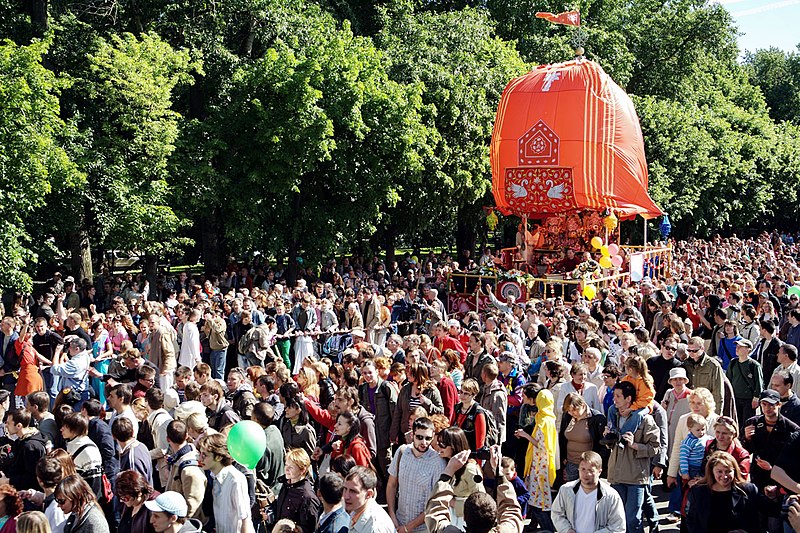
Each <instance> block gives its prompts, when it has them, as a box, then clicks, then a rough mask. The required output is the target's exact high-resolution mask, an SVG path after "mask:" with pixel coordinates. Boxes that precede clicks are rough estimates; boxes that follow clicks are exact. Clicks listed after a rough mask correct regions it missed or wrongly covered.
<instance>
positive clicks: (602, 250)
mask: <svg viewBox="0 0 800 533" xmlns="http://www.w3.org/2000/svg"><path fill="white" fill-rule="evenodd" d="M600 253H601V254H603V257H611V252H610V251H609V250H608V246H606V245H605V244H604V245H603V246H601V247H600Z"/></svg>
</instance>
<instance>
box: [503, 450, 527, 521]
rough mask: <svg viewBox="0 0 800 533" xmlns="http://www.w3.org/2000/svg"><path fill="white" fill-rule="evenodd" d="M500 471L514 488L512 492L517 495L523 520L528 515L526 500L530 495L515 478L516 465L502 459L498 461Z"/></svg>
mask: <svg viewBox="0 0 800 533" xmlns="http://www.w3.org/2000/svg"><path fill="white" fill-rule="evenodd" d="M500 469H501V471H502V472H503V475H505V476H506V479H507V480H509V481H510V482H511V485H512V486H513V487H514V492H516V493H517V502H519V507H520V509H521V510H522V517H523V518H525V515H526V514H528V500H529V499H530V498H531V493H530V491H529V490H528V487H527V486H526V485H525V482H524V481H522V479H520V478H519V476H517V465H516V463H514V459H512V458H511V457H503V458H502V459H501V460H500Z"/></svg>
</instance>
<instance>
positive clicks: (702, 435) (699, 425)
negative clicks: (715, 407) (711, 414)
mask: <svg viewBox="0 0 800 533" xmlns="http://www.w3.org/2000/svg"><path fill="white" fill-rule="evenodd" d="M686 426H687V427H688V428H689V435H688V436H687V437H686V438H685V439H683V442H681V449H680V452H681V454H680V470H679V471H680V474H681V479H682V480H683V481H685V482H686V481H689V480H690V479H692V478H694V477H697V476H699V475H701V470H702V468H701V467H702V466H703V457H704V456H705V453H706V443H708V441H710V440H711V435H706V419H705V418H704V417H703V416H701V415H698V414H695V413H692V414H690V415H689V416H688V417H687V419H686Z"/></svg>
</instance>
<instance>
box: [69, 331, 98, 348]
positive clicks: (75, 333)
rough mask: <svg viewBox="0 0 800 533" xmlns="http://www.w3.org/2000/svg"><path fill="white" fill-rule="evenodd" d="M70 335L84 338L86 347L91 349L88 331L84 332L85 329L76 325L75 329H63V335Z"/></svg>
mask: <svg viewBox="0 0 800 533" xmlns="http://www.w3.org/2000/svg"><path fill="white" fill-rule="evenodd" d="M70 335H76V336H78V337H80V338H81V339H83V340H85V341H86V347H87V348H88V349H90V350H91V349H92V338H91V337H90V336H89V334H88V333H86V330H84V329H83V328H82V327H80V326H78V327H77V328H75V329H65V330H64V337H69V336H70Z"/></svg>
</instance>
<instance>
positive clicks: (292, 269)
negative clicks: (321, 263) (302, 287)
mask: <svg viewBox="0 0 800 533" xmlns="http://www.w3.org/2000/svg"><path fill="white" fill-rule="evenodd" d="M300 199H301V198H300V193H294V202H293V203H294V213H296V216H294V217H293V220H292V229H291V235H290V236H289V262H288V263H287V264H286V283H287V285H288V286H289V287H290V288H292V287H294V286H295V283H296V282H297V254H298V251H299V249H300V218H301V217H300Z"/></svg>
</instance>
